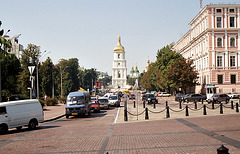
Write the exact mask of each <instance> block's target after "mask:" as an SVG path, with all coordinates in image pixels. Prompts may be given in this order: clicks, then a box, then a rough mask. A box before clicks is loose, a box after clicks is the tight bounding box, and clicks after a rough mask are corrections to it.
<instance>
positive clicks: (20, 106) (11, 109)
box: [0, 99, 44, 134]
mask: <svg viewBox="0 0 240 154" xmlns="http://www.w3.org/2000/svg"><path fill="white" fill-rule="evenodd" d="M43 120H44V117H43V110H42V106H41V104H40V102H39V101H38V100H36V99H30V100H20V101H11V102H3V103H0V133H1V134H4V133H6V132H7V131H8V129H10V128H17V129H21V128H22V126H28V128H29V129H35V128H36V127H37V126H38V124H39V123H40V122H43Z"/></svg>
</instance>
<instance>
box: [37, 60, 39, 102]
mask: <svg viewBox="0 0 240 154" xmlns="http://www.w3.org/2000/svg"><path fill="white" fill-rule="evenodd" d="M38 62H39V61H38V60H37V99H39V83H38Z"/></svg>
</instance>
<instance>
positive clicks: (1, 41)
mask: <svg viewBox="0 0 240 154" xmlns="http://www.w3.org/2000/svg"><path fill="white" fill-rule="evenodd" d="M1 25H2V22H1V21H0V27H1ZM3 34H4V30H3V29H2V30H0V51H2V48H11V47H12V45H11V42H10V41H8V40H6V39H5V38H4V37H3Z"/></svg>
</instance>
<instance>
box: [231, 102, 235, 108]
mask: <svg viewBox="0 0 240 154" xmlns="http://www.w3.org/2000/svg"><path fill="white" fill-rule="evenodd" d="M231 109H234V105H233V101H231Z"/></svg>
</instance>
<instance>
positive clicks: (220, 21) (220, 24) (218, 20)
mask: <svg viewBox="0 0 240 154" xmlns="http://www.w3.org/2000/svg"><path fill="white" fill-rule="evenodd" d="M217 28H222V17H217Z"/></svg>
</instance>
